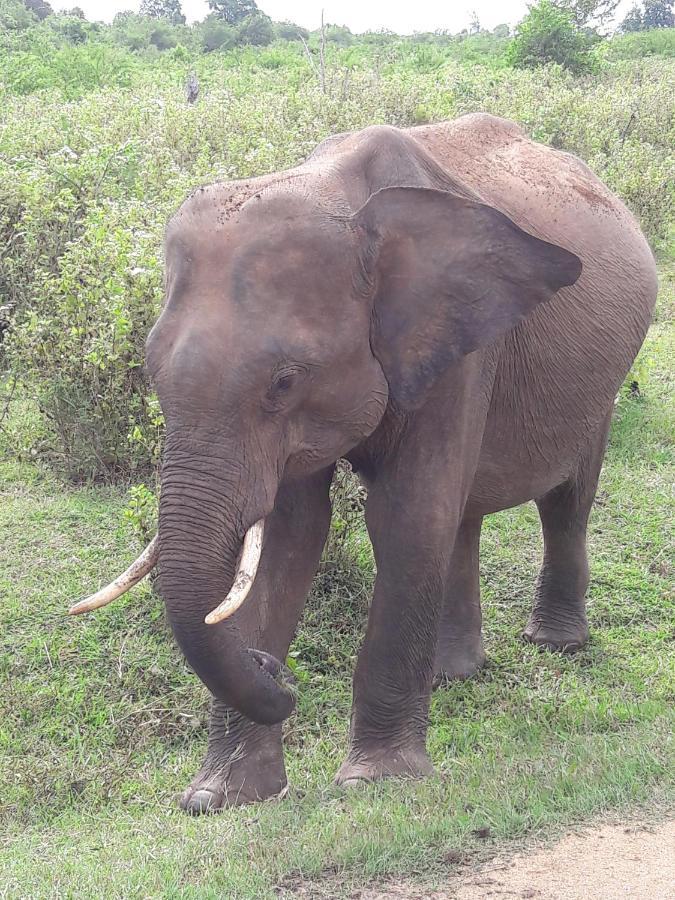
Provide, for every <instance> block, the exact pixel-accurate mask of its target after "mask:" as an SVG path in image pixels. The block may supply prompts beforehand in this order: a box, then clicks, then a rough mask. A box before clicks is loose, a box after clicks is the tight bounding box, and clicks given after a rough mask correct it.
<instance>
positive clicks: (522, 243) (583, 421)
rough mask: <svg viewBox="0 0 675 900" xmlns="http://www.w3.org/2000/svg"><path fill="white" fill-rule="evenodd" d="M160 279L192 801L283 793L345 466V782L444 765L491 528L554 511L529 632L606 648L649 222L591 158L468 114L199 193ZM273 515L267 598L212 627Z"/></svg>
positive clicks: (349, 143) (159, 377)
mask: <svg viewBox="0 0 675 900" xmlns="http://www.w3.org/2000/svg"><path fill="white" fill-rule="evenodd" d="M166 270H167V283H166V302H165V305H164V308H163V311H162V314H161V316H160V318H159V320H158V322H157V324H156V325H155V327H154V328H153V330H152V333H151V334H150V337H149V339H148V354H147V361H148V366H149V369H150V372H151V375H152V378H153V381H154V383H155V385H156V388H157V391H158V394H159V398H160V402H161V405H162V409H163V411H164V414H165V417H166V423H167V438H166V449H165V456H164V463H163V468H162V492H161V502H160V522H159V540H160V569H161V592H162V594H163V596H164V599H165V601H166V606H167V610H168V615H169V618H170V620H171V623H172V627H173V630H174V633H175V635H176V638H177V640H178V643H179V645H180V646H181V648H182V649H183V651H184V653H185V654H186V657H187V659H188V661H189V663H190V665H191V666H192V668H193V669H194V670H195V672H196V673H197V675H198V676H199V677H200V678H201V679H202V680H203V681H204V682H205V684H206V685H207V686H208V688H209V690H210V691H211V693H212V694H213V697H214V700H213V705H212V716H211V724H210V733H209V744H208V750H207V754H206V759H205V761H204V764H203V766H202V768H201V770H200V771H199V773H198V774H197V775H196V777H195V779H194V780H193V782H192V784H191V785H190V787H189V788H188V789H187V791H186V792H185V793H184V795H183V797H182V800H181V804H182V806H183V807H184V808H185V809H187V810H188V811H190V812H192V813H199V812H204V811H207V810H213V809H218V808H220V807H222V806H224V805H229V804H236V803H243V802H250V801H254V800H258V799H263V798H265V797H269V796H271V795H273V794H275V793H277V792H278V791H280V790H281V789H282V788H283V787H284V785H285V784H286V774H285V770H284V761H283V753H282V745H281V724H280V723H281V721H282V720H283V719H284V718H286V717H287V716H288V715H289V713H290V712H291V710H292V708H293V705H294V694H293V690H292V689H291V687H290V686H289V684H288V682H287V680H286V679H285V677H284V669H283V667H282V665H281V663H280V662H279V660H284V659H285V657H286V653H287V650H288V646H289V643H290V641H291V639H292V637H293V634H294V632H295V628H296V625H297V622H298V619H299V616H300V614H301V611H302V608H303V604H304V602H305V598H306V595H307V593H308V591H309V588H310V585H311V581H312V578H313V576H314V573H315V571H316V568H317V565H318V562H319V558H320V554H321V551H322V548H323V545H324V542H325V538H326V534H327V530H328V526H329V519H330V504H329V497H328V491H329V486H330V482H331V477H332V473H333V467H334V464H335V462H336V460H338V459H339V458H341V457H346V458H347V459H348V460H350V462H351V464H352V465H353V467H354V468H355V469H356V470H357V471H358V472H359V473H360V476H361V477H362V479H363V480H364V482H365V483H366V485H367V486H368V500H367V506H366V524H367V527H368V531H369V535H370V538H371V540H372V544H373V548H374V552H375V558H376V561H377V581H376V585H375V591H374V597H373V602H372V607H371V610H370V615H369V621H368V628H367V633H366V637H365V641H364V644H363V647H362V649H361V652H360V655H359V659H358V663H357V666H356V672H355V676H354V703H353V712H352V717H351V729H350V745H349V750H348V754H347V757H346V759H345V761H344V762H343V764H342V766H341V767H340V769H339V771H338V774H337V779H336V780H337V782H338V783H339V784H354V783H357V782H359V781H360V780H373V779H378V778H382V777H386V776H403V775H408V776H410V775H412V776H419V775H425V774H428V773H430V772H432V765H431V762H430V760H429V757H428V755H427V752H426V748H425V741H426V731H427V715H428V707H429V697H430V692H431V690H432V685H433V683H434V680H435V679H436V680H439V679H441V678H466V677H467V676H470V675H471V674H473V673H474V672H476V671H477V670H478V669H479V667H480V666H481V665H483V663H484V660H485V654H484V652H483V644H482V638H481V610H480V599H479V588H478V545H479V538H480V530H481V522H482V519H483V517H484V516H485V515H487V514H488V513H492V512H495V511H497V510H500V509H505V508H508V507H513V506H516V505H518V504H521V503H524V502H526V501H528V500H530V499H534V500H535V501H536V503H537V506H538V509H539V513H540V516H541V521H542V528H543V533H544V543H545V551H544V560H543V565H542V568H541V573H540V575H539V579H538V581H537V585H536V588H535V600H534V608H533V611H532V614H531V616H530V620H529V622H528V624H527V626H526V628H525V632H524V636H525V638H526V639H527V640H529V641H532V642H534V643H535V644H538V645H541V646H544V647H549V648H554V649H562V650H572V649H574V648H577V647H580V646H581V645H582V644H583V643H584V642H585V641H586V640H587V637H588V627H587V621H586V614H585V603H584V595H585V592H586V587H587V584H588V564H587V557H586V523H587V519H588V515H589V511H590V508H591V505H592V501H593V497H594V494H595V490H596V486H597V481H598V476H599V472H600V467H601V464H602V459H603V455H604V450H605V443H606V439H607V431H608V427H609V421H610V417H611V410H612V406H613V400H614V397H615V395H616V392H617V390H618V388H619V386H620V385H621V382H622V379H623V378H624V376H625V374H626V372H627V371H628V369H629V368H630V364H631V362H632V360H633V359H634V357H635V355H636V353H637V351H638V349H639V347H640V345H641V343H642V341H643V338H644V336H645V333H646V330H647V327H648V324H649V321H650V317H651V313H652V309H653V305H654V300H655V296H656V273H655V266H654V261H653V258H652V255H651V253H650V251H649V248H648V246H647V244H646V242H645V240H644V238H643V237H642V235H641V233H640V230H639V228H638V226H637V225H636V223H635V221H634V219H633V218H632V216H631V215H630V214H629V213H628V211H627V210H626V209H625V207H624V206H623V205H622V204H621V203H620V202H619V200H617V198H616V197H614V196H613V195H612V194H611V193H610V192H609V191H608V190H607V188H605V187H604V186H603V185H602V184H601V183H600V182H599V181H598V179H597V178H596V177H595V176H594V175H593V174H592V173H591V172H590V170H589V169H588V168H587V167H586V166H585V165H584V164H583V163H582V162H580V161H579V160H578V159H576V158H575V157H573V156H569V155H567V154H564V153H559V152H557V151H555V150H551V149H549V148H547V147H544V146H541V145H539V144H536V143H533V142H532V141H530V140H529V139H527V137H525V136H524V134H523V133H522V132H521V131H520V129H519V128H518V127H517V126H516V125H514V124H513V123H511V122H508V121H505V120H502V119H497V118H494V117H492V116H487V115H471V116H465V117H463V118H461V119H458V120H456V121H453V122H446V123H442V124H438V125H431V126H424V127H422V128H415V129H409V130H398V129H395V128H389V127H382V126H377V127H372V128H367V129H365V130H364V131H360V132H356V133H353V134H347V135H339V136H337V137H334V138H331V139H329V140H328V141H326V142H324V143H323V144H322V145H320V146H319V147H318V148H317V150H316V151H315V152H314V153H313V154H312V156H311V157H310V159H309V160H308V161H307V162H306V163H304V164H303V165H301V166H299V167H298V168H296V169H292V170H290V171H287V172H282V173H279V174H274V175H270V176H266V177H263V178H257V179H252V180H250V181H243V182H230V183H222V184H216V185H212V186H209V187H205V188H200V189H199V190H197V191H196V192H195V193H193V194H192V196H191V197H190V198H189V199H188V200H187V201H186V202H185V203H184V204H183V206H182V207H181V208H180V210H179V211H178V213H177V214H176V215H175V216H174V217H173V219H172V220H171V222H170V224H169V226H168V230H167V238H166ZM263 516H264V517H265V518H266V534H265V541H264V545H263V554H262V560H261V565H260V570H259V572H258V577H257V579H256V581H255V585H254V587H253V590H252V592H251V595H250V596H249V599H248V600H247V601H246V603H245V604H244V606H243V607H242V608H241V609H240V610H239V611H238V612H237V613H236V614H235V615H234V616H233V617H232V618H231V619H229V620H226V621H224V622H221V623H219V624H218V625H212V626H207V625H205V624H204V616H205V615H206V614H207V613H208V612H209V611H210V610H212V609H213V608H214V607H216V606H217V605H218V603H219V602H220V601H221V600H222V599H223V597H224V595H225V593H226V592H227V590H228V589H229V587H230V584H231V582H232V579H233V577H234V572H235V569H236V562H237V555H238V553H239V551H240V548H241V543H242V539H243V536H244V534H245V533H246V530H247V529H248V528H249V527H250V526H251V525H252V524H253V523H254V522H256V521H257V520H258V519H260V518H261V517H263ZM258 651H264V652H258Z"/></svg>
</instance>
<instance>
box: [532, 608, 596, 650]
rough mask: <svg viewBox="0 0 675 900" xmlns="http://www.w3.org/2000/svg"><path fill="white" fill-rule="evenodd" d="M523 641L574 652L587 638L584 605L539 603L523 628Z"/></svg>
mask: <svg viewBox="0 0 675 900" xmlns="http://www.w3.org/2000/svg"><path fill="white" fill-rule="evenodd" d="M523 638H524V640H526V641H528V642H529V643H531V644H536V645H537V646H538V647H541V648H542V649H546V650H560V651H561V652H562V653H574V651H575V650H579V648H580V647H583V645H584V644H585V643H586V641H587V640H588V622H587V620H586V613H585V611H584V607H583V606H579V605H577V606H573V607H571V606H569V605H565V606H553V605H550V606H546V607H543V606H536V607H535V608H534V610H533V611H532V615H531V616H530V620H529V622H528V623H527V626H526V628H525V630H524V631H523Z"/></svg>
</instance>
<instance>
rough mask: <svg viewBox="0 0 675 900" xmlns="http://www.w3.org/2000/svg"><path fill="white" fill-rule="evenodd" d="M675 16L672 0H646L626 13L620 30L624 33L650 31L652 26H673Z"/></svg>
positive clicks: (674, 24)
mask: <svg viewBox="0 0 675 900" xmlns="http://www.w3.org/2000/svg"><path fill="white" fill-rule="evenodd" d="M673 26H675V16H674V15H673V2H672V0H644V2H643V3H642V4H641V5H640V4H637V3H636V4H635V5H634V6H632V7H631V9H630V10H629V11H628V13H627V14H626V17H625V18H624V20H623V22H622V23H621V26H620V30H621V31H623V32H624V34H629V33H631V32H634V31H648V30H649V29H651V28H673Z"/></svg>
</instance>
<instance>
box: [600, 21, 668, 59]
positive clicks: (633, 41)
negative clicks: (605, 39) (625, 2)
mask: <svg viewBox="0 0 675 900" xmlns="http://www.w3.org/2000/svg"><path fill="white" fill-rule="evenodd" d="M648 56H665V57H670V58H671V59H672V58H673V57H675V28H654V29H652V30H651V31H637V32H629V33H626V34H624V35H617V36H616V37H615V38H613V40H612V41H611V42H609V44H608V45H607V51H606V57H607V58H608V59H642V58H644V57H648Z"/></svg>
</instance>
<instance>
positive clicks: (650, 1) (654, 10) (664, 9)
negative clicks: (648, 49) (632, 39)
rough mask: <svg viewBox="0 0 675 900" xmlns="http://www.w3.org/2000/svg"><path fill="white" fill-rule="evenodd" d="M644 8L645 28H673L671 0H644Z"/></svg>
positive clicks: (674, 19)
mask: <svg viewBox="0 0 675 900" xmlns="http://www.w3.org/2000/svg"><path fill="white" fill-rule="evenodd" d="M644 8H645V11H644V17H643V21H644V23H645V28H673V26H675V17H674V16H673V3H672V0H645V4H644Z"/></svg>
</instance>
